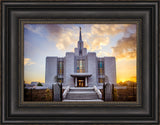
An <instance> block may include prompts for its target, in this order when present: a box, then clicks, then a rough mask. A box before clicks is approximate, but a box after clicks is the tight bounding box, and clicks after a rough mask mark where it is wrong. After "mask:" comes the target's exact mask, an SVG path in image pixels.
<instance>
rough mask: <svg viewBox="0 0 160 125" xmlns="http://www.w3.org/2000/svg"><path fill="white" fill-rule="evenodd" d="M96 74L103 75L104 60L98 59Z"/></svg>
mask: <svg viewBox="0 0 160 125" xmlns="http://www.w3.org/2000/svg"><path fill="white" fill-rule="evenodd" d="M98 74H99V75H104V62H103V61H98Z"/></svg>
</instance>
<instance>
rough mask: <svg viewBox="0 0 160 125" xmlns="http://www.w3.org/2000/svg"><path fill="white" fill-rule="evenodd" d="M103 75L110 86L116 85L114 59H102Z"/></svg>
mask: <svg viewBox="0 0 160 125" xmlns="http://www.w3.org/2000/svg"><path fill="white" fill-rule="evenodd" d="M104 73H105V75H106V76H108V78H109V81H110V82H111V83H112V84H116V60H115V57H104Z"/></svg>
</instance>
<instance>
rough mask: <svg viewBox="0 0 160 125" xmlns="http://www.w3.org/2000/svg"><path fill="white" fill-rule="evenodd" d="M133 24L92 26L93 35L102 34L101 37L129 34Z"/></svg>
mask: <svg viewBox="0 0 160 125" xmlns="http://www.w3.org/2000/svg"><path fill="white" fill-rule="evenodd" d="M133 26H135V25H133V24H107V25H105V24H104V25H103V24H102V25H99V24H95V25H93V26H92V34H101V35H112V36H114V35H117V34H119V33H127V32H128V30H129V29H130V28H132V27H133Z"/></svg>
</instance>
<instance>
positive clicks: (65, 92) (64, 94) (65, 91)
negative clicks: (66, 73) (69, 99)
mask: <svg viewBox="0 0 160 125" xmlns="http://www.w3.org/2000/svg"><path fill="white" fill-rule="evenodd" d="M69 89H70V87H69V86H67V87H66V89H65V90H64V92H63V99H65V98H66V96H67V93H68V92H69Z"/></svg>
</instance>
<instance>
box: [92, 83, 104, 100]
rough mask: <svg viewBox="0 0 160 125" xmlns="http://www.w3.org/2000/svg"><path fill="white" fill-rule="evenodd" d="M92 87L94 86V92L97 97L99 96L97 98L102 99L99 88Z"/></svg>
mask: <svg viewBox="0 0 160 125" xmlns="http://www.w3.org/2000/svg"><path fill="white" fill-rule="evenodd" d="M93 88H94V90H95V92H96V93H97V95H98V98H99V99H102V93H101V91H100V90H99V89H97V87H96V86H94V87H93Z"/></svg>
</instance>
